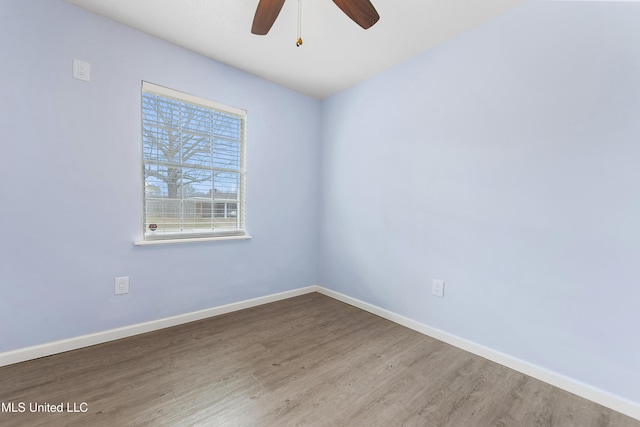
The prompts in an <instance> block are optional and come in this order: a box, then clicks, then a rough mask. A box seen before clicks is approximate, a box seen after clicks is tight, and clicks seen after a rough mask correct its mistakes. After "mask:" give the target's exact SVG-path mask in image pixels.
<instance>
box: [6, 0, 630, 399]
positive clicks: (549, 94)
mask: <svg viewBox="0 0 640 427" xmlns="http://www.w3.org/2000/svg"><path fill="white" fill-rule="evenodd" d="M639 6H640V5H638V4H631V3H624V4H617V3H615V4H613V3H606V4H605V3H580V2H570V3H562V2H552V3H548V2H533V3H529V4H526V5H525V6H523V7H521V8H518V9H516V10H514V11H512V12H510V13H509V14H507V15H505V16H503V17H501V18H499V19H496V20H494V21H492V22H490V23H487V24H485V25H483V26H481V27H479V28H477V29H475V30H474V31H471V32H469V33H466V34H465V35H463V36H460V37H458V38H456V39H455V40H452V41H450V42H447V43H445V44H444V45H442V46H440V47H438V48H436V49H433V50H431V51H429V52H426V53H424V54H423V55H420V56H418V57H416V58H414V59H412V60H410V61H407V62H405V63H403V64H401V65H399V66H397V67H395V68H393V69H390V70H388V71H387V72H385V73H383V74H381V75H379V76H377V77H375V78H373V79H371V80H369V81H367V82H365V83H363V84H361V85H358V86H356V87H354V88H352V89H350V90H347V91H345V92H343V93H341V94H338V95H336V96H334V97H332V98H330V99H329V100H326V101H324V102H322V103H320V102H319V101H316V100H313V99H310V98H307V97H304V96H302V95H300V94H297V93H294V92H291V91H288V90H286V89H283V88H280V87H278V86H276V85H273V84H270V83H267V82H265V81H262V80H260V79H257V78H255V77H252V76H250V75H247V74H245V73H242V72H240V71H237V70H235V69H233V68H230V67H227V66H224V65H222V64H219V63H216V62H214V61H210V60H207V59H205V58H203V57H201V56H198V55H196V54H193V53H190V52H187V51H185V50H183V49H180V48H178V47H176V46H173V45H170V44H167V43H164V42H162V41H159V40H157V39H155V38H153V37H150V36H147V35H144V34H142V33H139V32H137V31H134V30H131V29H128V28H126V27H123V26H121V25H118V24H116V23H113V22H111V21H108V20H105V19H102V18H100V17H97V16H95V15H93V14H90V13H88V12H85V11H83V10H81V9H78V8H76V7H74V6H71V5H68V4H66V3H64V2H62V1H58V0H56V1H50V0H29V1H20V0H11V1H2V2H0V52H1V54H2V58H1V60H2V66H1V67H0V148H1V151H0V153H1V155H0V203H1V205H0V224H1V227H2V230H3V231H2V237H1V238H0V291H1V292H2V297H1V298H0V322H1V323H2V325H3V327H2V329H1V330H0V351H7V350H12V349H16V348H22V347H26V346H30V345H36V344H42V343H47V342H51V341H55V340H59V339H64V338H70V337H75V336H78V335H83V334H87V333H92V332H98V331H103V330H106V329H110V328H115V327H119V326H126V325H131V324H135V323H139V322H143V321H147V320H154V319H159V318H163V317H167V316H171V315H176V314H181V313H187V312H191V311H194V310H198V309H203V308H208V307H214V306H218V305H221V304H225V303H229V302H235V301H240V300H243V299H247V298H252V297H258V296H262V295H267V294H272V293H275V292H280V291H285V290H288V289H293V288H298V287H301V286H305V285H309V284H313V283H320V284H322V285H325V286H327V287H329V288H332V289H335V290H337V291H340V292H344V293H345V294H347V295H350V296H352V297H355V298H359V299H362V300H364V301H367V302H370V303H373V304H375V305H378V306H380V307H383V308H386V309H389V310H392V311H394V312H396V313H399V314H402V315H405V316H408V317H409V318H412V319H415V320H417V321H420V322H423V323H425V324H428V325H430V326H433V327H436V328H440V329H442V330H444V331H446V332H449V333H452V334H455V335H458V336H460V337H462V338H466V339H469V340H472V341H475V342H477V343H479V344H482V345H485V346H488V347H490V348H493V349H495V350H498V351H502V352H505V353H507V354H509V355H511V356H513V357H517V358H520V359H522V360H524V361H527V362H529V363H533V364H536V365H538V366H541V367H543V368H547V369H551V370H554V371H556V372H558V373H560V374H562V375H566V376H568V377H571V378H573V379H575V380H578V381H583V382H585V383H587V384H589V385H591V386H595V387H599V388H602V389H603V390H605V391H609V392H612V393H616V394H618V395H620V396H622V397H625V398H628V399H631V400H634V401H636V402H640V367H638V363H637V361H638V360H640V344H639V343H640V340H639V338H640V337H639V336H638V335H639V333H638V327H637V325H639V324H640V311H638V310H637V301H639V300H640V298H639V297H640V289H639V288H638V283H640V262H638V260H639V259H640V243H639V242H640V222H639V221H638V218H640V191H639V190H640V188H639V187H640V168H639V167H638V163H639V162H638V160H639V159H640V143H639V141H640V120H638V117H640V44H638V40H640V26H639V25H637V23H638V22H640V7H639ZM73 58H79V59H82V60H85V61H88V62H90V63H91V66H92V81H91V83H84V82H81V81H78V80H74V79H73V78H72V77H71V64H72V60H73ZM141 80H148V81H150V82H153V83H157V84H160V85H164V86H168V87H172V88H175V89H178V90H182V91H185V92H190V93H194V94H197V95H198V96H202V97H206V98H210V99H213V100H215V101H218V102H222V103H226V104H229V105H233V106H237V107H240V108H244V109H247V110H248V113H249V121H248V123H249V129H248V131H249V149H248V168H249V188H248V193H249V217H248V228H249V231H250V233H251V234H252V235H253V236H254V238H253V239H252V240H248V241H233V242H217V243H205V244H197V245H196V244H193V245H189V244H187V245H178V246H158V247H134V246H133V243H132V242H133V241H134V240H135V239H137V238H138V237H139V228H140V227H139V222H140V217H141V211H142V208H141V188H140V180H141V170H140V124H139V103H140V99H139V98H140V95H139V94H140V81H141ZM294 116H295V118H296V119H295V120H292V119H291V117H294ZM319 222H320V223H321V227H320V228H319V227H318V225H317V224H318V223H319ZM318 237H319V238H318ZM318 266H320V267H321V268H318ZM123 275H128V276H130V277H131V292H130V294H128V295H126V296H118V297H116V296H114V295H113V279H114V277H116V276H123ZM433 278H438V279H443V280H445V281H446V289H445V295H446V296H445V298H444V299H438V298H435V297H432V296H431V295H430V284H431V280H432V279H433Z"/></svg>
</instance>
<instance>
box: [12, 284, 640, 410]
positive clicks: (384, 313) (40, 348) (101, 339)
mask: <svg viewBox="0 0 640 427" xmlns="http://www.w3.org/2000/svg"><path fill="white" fill-rule="evenodd" d="M310 292H319V293H321V294H323V295H326V296H328V297H331V298H334V299H336V300H338V301H342V302H344V303H347V304H349V305H352V306H354V307H357V308H360V309H362V310H365V311H367V312H369V313H372V314H375V315H377V316H380V317H382V318H384V319H387V320H390V321H392V322H394V323H397V324H399V325H402V326H405V327H407V328H410V329H413V330H414V331H417V332H420V333H422V334H424V335H427V336H430V337H433V338H435V339H437V340H440V341H443V342H446V343H447V344H451V345H453V346H455V347H458V348H460V349H462V350H465V351H468V352H470V353H473V354H476V355H478V356H481V357H484V358H485V359H488V360H491V361H493V362H496V363H499V364H501V365H503V366H506V367H508V368H511V369H513V370H516V371H518V372H521V373H523V374H525V375H529V376H531V377H533V378H536V379H538V380H541V381H544V382H546V383H548V384H551V385H553V386H555V387H558V388H561V389H563V390H566V391H568V392H570V393H573V394H575V395H578V396H580V397H583V398H585V399H588V400H591V401H592V402H595V403H598V404H600V405H602V406H606V407H607V408H610V409H613V410H614V411H618V412H620V413H623V414H625V415H628V416H630V417H633V418H635V419H638V420H640V405H638V404H637V403H634V402H631V401H629V400H626V399H623V398H621V397H619V396H616V395H614V394H611V393H608V392H606V391H603V390H600V389H598V388H596V387H592V386H590V385H588V384H584V383H581V382H580V381H576V380H574V379H571V378H568V377H565V376H563V375H561V374H558V373H556V372H552V371H549V370H546V369H543V368H541V367H539V366H536V365H532V364H530V363H527V362H525V361H522V360H520V359H517V358H515V357H512V356H509V355H507V354H504V353H501V352H499V351H496V350H493V349H491V348H488V347H484V346H482V345H480V344H476V343H474V342H472V341H468V340H465V339H463V338H460V337H457V336H455V335H451V334H449V333H447V332H444V331H441V330H439V329H436V328H432V327H430V326H427V325H425V324H423V323H420V322H417V321H415V320H412V319H409V318H408V317H404V316H402V315H399V314H397V313H394V312H392V311H389V310H385V309H383V308H380V307H377V306H375V305H372V304H369V303H366V302H364V301H361V300H359V299H356V298H352V297H350V296H347V295H345V294H341V293H339V292H336V291H333V290H331V289H327V288H324V287H322V286H317V285H313V286H307V287H304V288H299V289H294V290H291V291H286V292H281V293H277V294H272V295H267V296H264V297H259V298H253V299H249V300H244V301H240V302H236V303H232V304H226V305H222V306H218V307H213V308H208V309H205V310H200V311H194V312H191V313H186V314H181V315H178V316H173V317H167V318H164V319H159V320H154V321H151V322H145V323H139V324H136V325H131V326H125V327H122V328H117V329H111V330H108V331H103V332H98V333H95V334H90V335H83V336H80V337H76V338H70V339H66V340H62V341H55V342H52V343H47V344H42V345H37V346H33V347H27V348H23V349H18V350H12V351H8V352H4V353H0V366H6V365H11V364H14V363H19V362H24V361H27V360H32V359H37V358H40V357H45V356H51V355H53V354H57V353H62V352H65V351H70V350H76V349H78V348H82V347H88V346H91V345H96V344H101V343H105V342H108V341H113V340H117V339H120V338H127V337H131V336H134V335H138V334H143V333H146V332H151V331H156V330H159V329H164V328H169V327H171V326H177V325H181V324H184V323H188V322H193V321H196V320H201V319H206V318H208V317H212V316H219V315H221V314H225V313H231V312H233V311H238V310H243V309H245V308H250V307H256V306H258V305H262V304H267V303H270V302H275V301H280V300H283V299H287V298H292V297H295V296H299V295H303V294H307V293H310Z"/></svg>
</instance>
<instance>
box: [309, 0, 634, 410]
mask: <svg viewBox="0 0 640 427" xmlns="http://www.w3.org/2000/svg"><path fill="white" fill-rule="evenodd" d="M639 23H640V4H637V3H636V4H634V3H593V2H590V3H582V2H568V3H563V2H532V3H527V4H525V5H524V6H522V7H520V8H517V9H515V10H513V11H511V12H510V13H508V14H506V15H503V16H502V17H500V18H498V19H495V20H493V21H492V22H489V23H487V24H485V25H483V26H481V27H478V28H476V29H474V30H473V31H470V32H468V33H466V34H464V35H462V36H460V37H458V38H456V39H454V40H451V41H449V42H447V43H445V44H443V45H441V46H439V47H438V48H436V49H433V50H431V51H428V52H426V53H424V54H422V55H420V56H418V57H416V58H414V59H412V60H410V61H407V62H405V63H403V64H401V65H399V66H396V67H394V68H392V69H390V70H388V71H387V72H385V73H383V74H381V75H379V76H377V77H375V78H372V79H370V80H368V81H366V82H364V83H362V84H360V85H358V86H356V87H353V88H351V89H349V90H347V91H345V92H342V93H340V94H338V95H335V96H333V97H332V98H330V99H328V100H326V101H325V102H324V104H323V130H324V132H325V133H324V137H323V148H322V150H323V152H322V156H323V157H322V165H323V166H322V179H321V182H322V189H323V203H322V215H321V218H322V233H321V248H322V249H321V264H320V265H321V266H322V268H321V270H320V282H321V283H322V284H323V285H324V286H327V287H329V288H331V289H334V290H337V291H339V292H343V293H345V294H347V295H349V296H352V297H355V298H359V299H361V300H364V301H366V302H369V303H372V304H375V305H377V306H380V307H383V308H385V309H389V310H392V311H394V312H396V313H399V314H402V315H404V316H407V317H409V318H411V319H414V320H417V321H420V322H422V323H425V324H427V325H430V326H433V327H436V328H439V329H442V330H444V331H446V332H448V333H451V334H454V335H457V336H459V337H462V338H465V339H468V340H471V341H474V342H476V343H478V344H481V345H484V346H487V347H490V348H492V349H495V350H498V351H501V352H504V353H506V354H508V355H511V356H513V357H516V358H519V359H521V360H524V361H526V362H529V363H532V364H535V365H538V366H540V367H543V368H546V369H550V370H553V371H555V372H557V373H560V374H562V375H565V376H568V377H570V378H573V379H574V380H578V381H582V382H584V383H587V384H589V385H591V386H594V387H599V388H601V389H603V390H606V391H608V392H611V393H615V394H618V395H619V396H623V397H625V398H627V399H631V400H633V401H635V402H640V364H639V363H638V361H639V360H640V332H639V331H640V329H639V325H640V310H639V309H638V302H639V301H640V24H639ZM434 278H436V279H442V280H445V282H446V284H445V298H444V299H440V298H437V297H434V296H432V295H431V281H432V279H434Z"/></svg>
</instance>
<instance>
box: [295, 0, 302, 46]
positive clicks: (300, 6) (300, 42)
mask: <svg viewBox="0 0 640 427" xmlns="http://www.w3.org/2000/svg"><path fill="white" fill-rule="evenodd" d="M300 45H302V0H298V40H296V46H297V47H300Z"/></svg>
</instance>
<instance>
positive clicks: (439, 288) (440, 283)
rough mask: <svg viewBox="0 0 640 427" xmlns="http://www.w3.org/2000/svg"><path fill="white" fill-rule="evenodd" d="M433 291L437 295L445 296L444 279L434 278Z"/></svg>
mask: <svg viewBox="0 0 640 427" xmlns="http://www.w3.org/2000/svg"><path fill="white" fill-rule="evenodd" d="M431 293H432V294H433V295H435V296H437V297H440V298H444V280H438V279H433V283H432V284H431Z"/></svg>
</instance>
